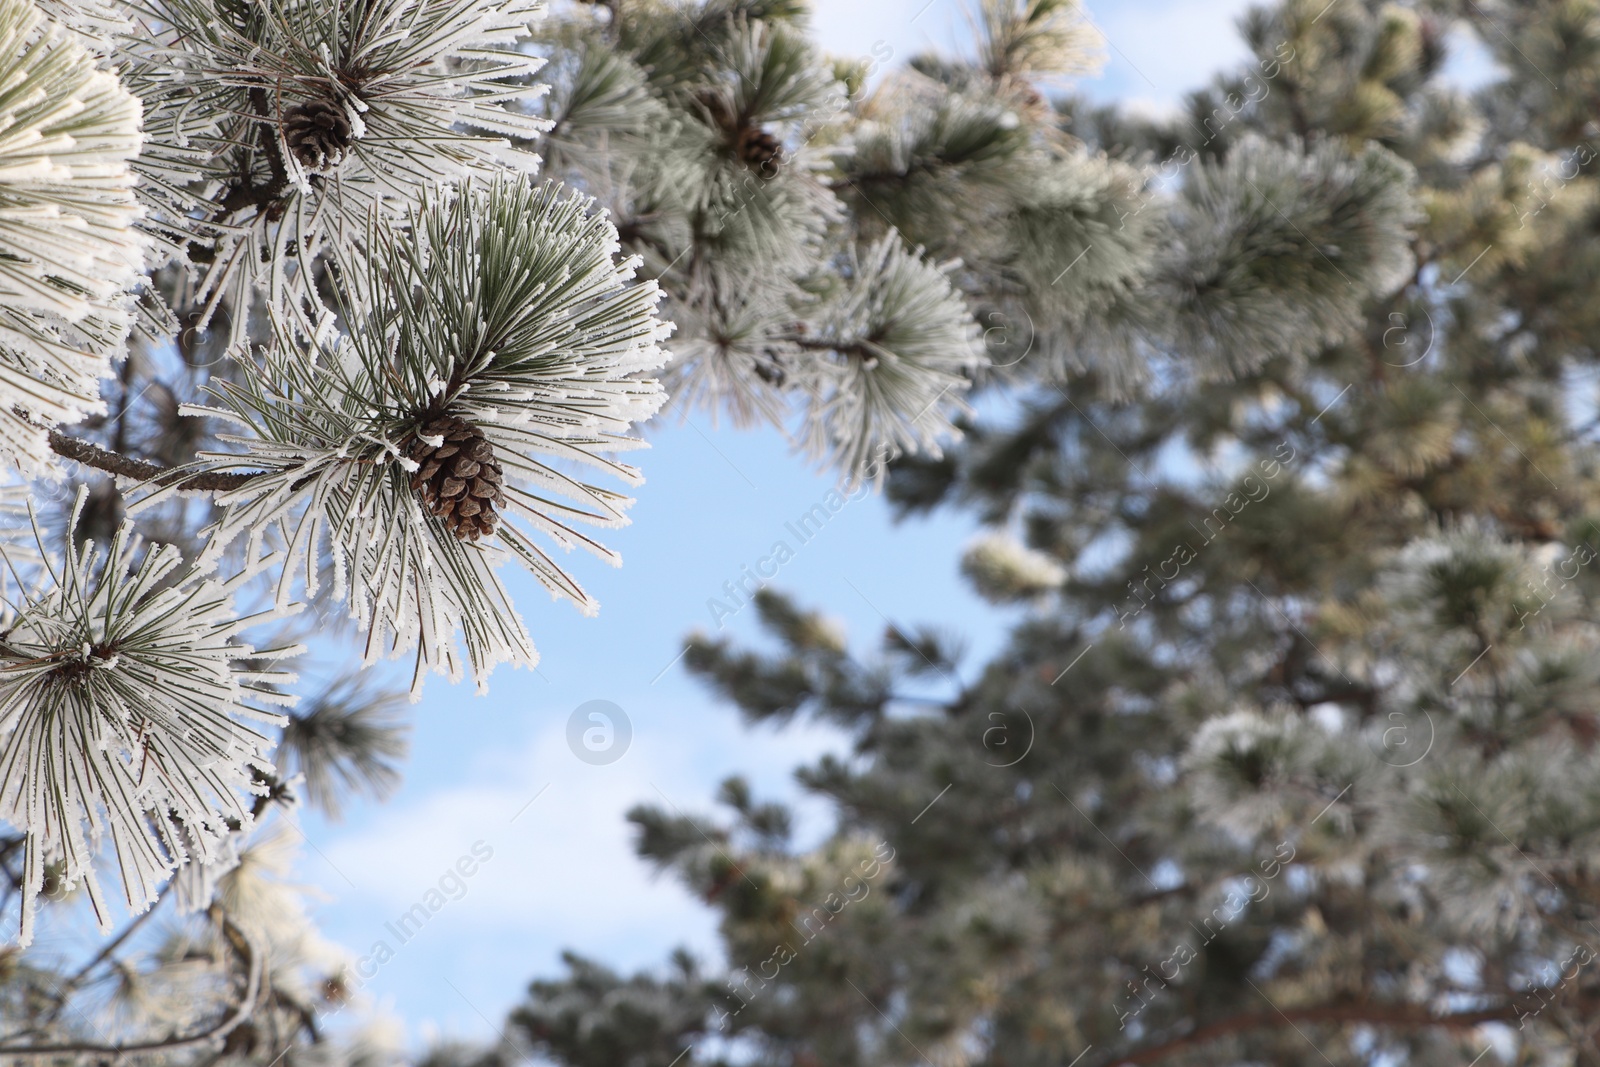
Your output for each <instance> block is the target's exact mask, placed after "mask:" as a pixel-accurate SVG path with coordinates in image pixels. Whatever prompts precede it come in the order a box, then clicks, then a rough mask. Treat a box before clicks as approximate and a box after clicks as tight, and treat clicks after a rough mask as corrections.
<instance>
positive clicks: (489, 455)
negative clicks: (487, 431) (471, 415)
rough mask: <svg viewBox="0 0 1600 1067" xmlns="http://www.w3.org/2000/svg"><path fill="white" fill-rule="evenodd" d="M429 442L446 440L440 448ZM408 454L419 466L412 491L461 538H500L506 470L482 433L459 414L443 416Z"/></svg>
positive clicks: (433, 421)
mask: <svg viewBox="0 0 1600 1067" xmlns="http://www.w3.org/2000/svg"><path fill="white" fill-rule="evenodd" d="M424 437H433V438H441V437H442V438H443V439H444V440H443V442H442V443H441V444H439V445H438V446H437V447H436V446H434V445H432V444H429V443H428V442H427V441H425V440H423V438H424ZM408 454H409V456H410V457H411V458H412V459H414V460H416V461H417V464H418V466H417V470H416V473H415V474H413V475H412V476H411V488H412V489H413V490H415V491H416V493H417V495H418V496H419V497H421V498H422V502H423V504H425V505H427V507H428V510H429V511H431V512H432V513H433V514H435V515H437V516H439V518H441V519H443V520H444V523H445V525H446V526H448V527H450V530H451V532H452V533H454V534H455V535H456V537H458V538H460V539H461V540H463V541H476V540H477V539H478V538H479V537H482V536H484V535H486V534H492V533H494V527H495V523H496V522H498V521H499V518H500V516H499V515H497V514H496V513H495V510H494V509H495V505H497V504H498V505H499V506H501V507H505V503H506V496H505V491H504V490H503V489H502V488H501V486H502V483H503V482H504V479H505V471H504V470H503V469H502V468H501V466H500V464H499V462H498V461H497V460H496V459H495V458H494V446H493V445H492V444H490V443H489V439H488V438H487V437H485V436H483V431H482V430H480V429H478V428H477V427H476V426H474V425H472V423H470V422H467V421H466V420H465V419H459V418H457V417H455V416H454V415H440V416H439V417H437V418H434V419H430V420H429V421H428V422H427V424H425V425H424V426H423V427H422V428H421V430H419V431H418V433H417V436H416V438H415V439H414V440H413V441H412V443H411V447H410V449H409V450H408Z"/></svg>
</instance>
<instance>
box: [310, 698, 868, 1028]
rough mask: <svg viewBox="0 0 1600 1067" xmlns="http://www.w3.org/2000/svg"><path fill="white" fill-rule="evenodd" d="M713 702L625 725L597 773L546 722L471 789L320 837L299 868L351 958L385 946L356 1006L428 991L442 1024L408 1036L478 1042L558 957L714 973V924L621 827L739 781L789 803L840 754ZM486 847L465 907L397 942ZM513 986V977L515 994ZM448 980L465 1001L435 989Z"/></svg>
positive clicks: (820, 739) (699, 808)
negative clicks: (743, 720) (669, 958)
mask: <svg viewBox="0 0 1600 1067" xmlns="http://www.w3.org/2000/svg"><path fill="white" fill-rule="evenodd" d="M709 704H710V702H707V703H706V704H697V705H695V706H693V707H684V708H673V709H656V710H654V711H653V712H652V713H650V714H649V715H648V716H646V715H643V714H640V713H635V719H636V720H638V719H641V718H644V719H646V720H647V721H646V722H643V723H641V722H640V721H635V723H634V729H635V735H634V743H633V745H632V747H631V748H630V749H629V751H628V752H627V754H626V755H625V756H623V758H622V759H621V760H619V761H618V762H616V763H614V764H610V765H608V766H598V767H597V766H590V765H588V764H585V763H583V762H581V761H579V760H578V759H576V758H575V757H574V756H573V754H572V752H571V751H570V750H568V748H567V744H566V736H565V730H566V723H565V720H564V719H561V718H558V717H554V716H552V717H549V718H545V719H543V720H542V721H541V723H540V727H539V731H538V732H537V733H536V734H534V735H533V736H532V737H530V738H529V740H528V743H527V744H526V746H525V747H524V748H522V749H521V750H519V751H502V752H498V753H487V754H485V756H484V758H483V759H481V760H480V761H479V762H478V764H477V765H476V766H475V767H473V768H472V770H471V771H470V773H469V775H468V777H467V780H466V781H463V782H461V783H459V784H457V785H454V786H445V787H440V788H434V789H432V790H430V791H429V792H428V793H426V794H424V795H422V796H420V797H418V798H417V799H416V800H414V801H412V802H410V803H397V804H395V805H391V806H389V807H386V808H384V809H383V810H382V811H381V812H379V813H378V814H377V816H376V817H375V818H374V819H372V820H371V821H370V823H369V824H368V825H366V826H365V827H363V828H362V829H360V830H358V831H348V832H340V831H339V830H338V829H334V831H333V832H332V833H326V832H324V833H322V834H319V835H318V837H319V842H320V844H319V847H320V852H321V856H322V860H320V861H319V860H318V859H317V858H316V854H315V853H312V854H309V855H308V856H307V857H306V861H305V864H304V868H303V869H304V870H305V872H306V874H307V875H308V876H310V877H314V878H316V879H317V880H318V881H319V882H320V883H321V885H322V886H323V887H324V888H326V889H327V890H328V891H329V895H330V896H331V897H333V898H335V899H336V901H337V904H336V905H335V907H337V909H338V912H339V916H338V920H339V921H338V923H337V925H338V927H339V930H340V934H341V937H342V939H343V940H344V941H345V942H346V946H347V947H348V948H350V949H351V950H353V951H354V952H355V953H356V955H358V956H360V955H364V954H367V953H369V952H370V951H371V950H372V948H373V945H374V943H375V942H376V941H379V940H384V941H387V942H388V943H389V945H390V947H391V948H393V949H395V955H394V959H393V960H392V961H390V962H388V963H386V964H384V965H383V966H382V967H381V968H380V969H379V970H378V972H377V974H376V975H375V976H373V978H372V979H371V981H369V982H367V983H366V984H365V986H364V991H365V992H366V993H367V994H368V995H370V996H373V997H375V998H377V999H380V1000H381V999H383V998H385V997H387V996H391V995H395V996H398V997H399V999H400V1001H402V1002H409V1003H412V1004H414V1003H416V1002H417V999H418V998H417V997H416V996H415V993H416V992H418V991H419V990H420V989H428V990H430V991H431V992H432V994H433V995H432V996H430V997H428V998H427V1001H428V1002H429V1003H436V1004H437V1008H438V1014H437V1015H434V1014H432V1013H431V1012H430V1014H429V1015H428V1016H416V1015H414V1014H413V1015H412V1017H410V1018H408V1020H407V1021H408V1023H409V1024H411V1025H412V1026H413V1027H414V1028H423V1027H433V1028H436V1029H440V1030H443V1031H444V1032H452V1031H454V1032H458V1033H459V1032H462V1031H466V1030H470V1031H476V1032H480V1033H481V1029H480V1026H479V1024H478V1018H477V1017H478V1014H479V1013H481V1014H482V1015H483V1016H485V1017H487V1018H490V1019H496V1018H501V1017H503V1016H504V1013H505V1011H506V1009H508V1008H509V1007H510V1006H511V1004H512V1003H513V1001H514V1000H515V998H516V997H517V995H518V993H519V989H520V981H525V980H526V979H527V978H529V977H532V976H535V975H539V976H545V977H554V976H555V975H556V974H557V973H558V968H557V965H556V962H555V961H556V958H557V954H558V952H559V951H560V950H562V949H566V948H573V949H576V950H578V951H580V952H582V953H583V954H584V955H586V956H590V957H592V958H597V959H600V960H604V961H605V962H606V963H607V964H608V965H610V966H614V967H617V968H619V969H623V970H628V969H632V968H636V967H648V966H654V965H657V964H659V963H660V962H661V961H662V960H663V959H664V958H665V956H666V954H667V953H668V952H669V951H670V950H671V949H672V948H674V947H677V946H679V945H687V946H688V947H690V948H691V949H693V950H694V951H696V952H697V953H698V954H699V955H701V956H702V957H703V958H708V959H716V958H717V957H718V952H719V949H718V940H717V938H716V935H715V921H716V913H715V912H714V911H712V909H710V908H708V907H707V906H705V905H704V904H703V903H702V902H700V901H699V900H697V899H695V898H694V897H693V896H692V895H691V894H689V893H688V892H686V891H685V890H684V889H683V888H682V887H681V886H680V885H679V884H678V883H677V882H676V881H675V880H673V879H671V878H670V877H665V878H662V877H656V876H655V875H653V874H652V872H651V870H650V868H649V867H648V866H647V865H646V864H645V863H643V862H642V861H640V860H639V859H638V858H637V857H636V856H635V855H634V850H633V834H632V826H631V825H630V824H629V823H628V822H627V821H626V819H625V813H626V812H627V810H628V809H629V808H631V807H632V806H634V805H635V804H638V803H654V804H657V805H659V806H662V807H667V808H669V809H671V808H673V807H676V808H678V809H680V810H682V811H683V812H684V813H686V814H689V813H692V814H709V813H711V812H712V803H711V794H712V792H713V790H714V789H715V787H716V784H717V783H718V782H719V781H720V780H721V779H722V778H723V777H724V776H725V775H727V774H731V773H736V772H740V773H746V774H747V776H748V777H749V778H750V779H751V780H752V783H753V784H754V786H755V788H756V792H757V794H758V796H761V797H763V798H773V797H779V798H781V799H785V800H787V801H791V802H792V801H794V800H795V799H797V791H796V789H795V787H794V785H793V782H792V777H791V775H790V772H791V771H792V769H793V768H794V767H795V766H797V765H799V764H801V763H806V762H810V761H811V760H813V759H815V758H816V756H818V755H819V754H820V753H822V752H823V751H827V750H839V749H840V748H841V747H842V746H841V744H840V737H839V735H838V734H836V733H834V732H832V731H829V730H825V729H820V728H811V727H806V726H803V725H796V726H791V727H789V728H788V729H786V730H785V731H783V732H782V733H777V732H775V731H771V730H764V729H757V730H751V729H747V728H745V727H743V726H742V725H740V724H739V722H738V720H737V717H736V716H735V715H733V714H732V713H731V712H728V711H726V710H718V709H715V708H714V707H712V706H709ZM672 721H675V722H676V723H678V724H682V725H681V727H680V728H678V729H671V728H670V723H671V722H672ZM641 726H645V727H646V728H645V729H640V727H641ZM664 727H666V728H664ZM541 790H543V792H541ZM536 795H537V797H538V799H537V800H534V799H533V798H534V797H535V796H536ZM530 800H531V801H532V803H531V804H530V803H529V801H530ZM802 807H803V809H804V812H803V813H804V814H805V815H806V818H805V819H803V820H802V828H803V829H806V828H807V827H809V830H808V832H807V836H813V835H815V834H816V833H818V832H820V831H821V829H822V827H821V826H820V825H819V823H821V822H823V821H825V817H826V816H825V809H824V808H823V806H822V805H820V804H819V803H817V802H816V801H814V800H813V801H810V802H809V803H806V804H802ZM519 812H520V814H519ZM478 841H482V842H484V843H485V844H487V845H488V846H489V847H490V848H492V849H493V853H494V854H493V857H492V858H491V859H490V860H489V861H488V862H486V863H483V864H482V865H481V867H480V869H479V870H478V871H477V873H475V874H474V875H473V876H472V877H470V878H469V879H466V881H467V891H466V893H465V895H464V896H462V897H461V898H460V899H459V900H451V901H449V902H448V903H446V904H445V905H444V906H443V907H442V908H440V909H439V910H438V911H437V912H436V913H435V914H434V915H433V916H432V917H431V918H430V919H428V920H427V922H426V924H425V925H424V926H423V927H422V929H421V931H420V932H417V933H415V934H414V935H413V936H412V937H411V938H410V939H409V940H408V941H406V942H405V943H404V944H403V945H402V944H400V943H399V942H398V940H397V938H396V937H395V936H394V932H393V930H391V929H390V928H389V927H388V926H387V925H386V924H391V923H395V922H396V921H397V920H398V918H399V917H400V916H401V915H402V914H404V913H405V912H406V911H407V910H408V909H410V908H411V907H412V906H413V905H414V904H416V903H418V902H420V901H421V900H422V898H423V895H424V894H425V893H426V892H427V891H428V890H429V889H431V888H433V887H435V886H437V885H438V882H439V879H440V876H441V874H443V873H445V872H446V871H448V870H449V869H451V868H452V867H454V865H455V863H456V861H457V860H458V859H459V858H460V857H461V856H463V855H466V854H467V853H468V851H469V849H470V848H471V847H472V845H473V844H474V842H478ZM352 886H353V888H352ZM363 931H365V933H363ZM508 973H510V974H514V975H518V976H519V977H518V978H517V979H514V980H513V981H511V982H510V983H508V982H507V981H506V979H505V975H507V974H508ZM441 974H444V975H448V976H449V977H450V979H451V981H452V982H453V983H454V984H455V986H456V987H457V989H458V993H459V997H460V998H470V1000H467V1001H466V1002H465V1003H462V1002H461V1000H460V999H458V997H457V993H452V992H451V991H450V989H449V988H444V989H442V990H441V985H442V983H441V982H440V978H439V976H440V975H441ZM477 976H485V978H486V980H485V981H484V982H482V983H481V984H480V983H479V982H478V980H477ZM408 991H409V992H410V993H411V994H412V995H407V994H408Z"/></svg>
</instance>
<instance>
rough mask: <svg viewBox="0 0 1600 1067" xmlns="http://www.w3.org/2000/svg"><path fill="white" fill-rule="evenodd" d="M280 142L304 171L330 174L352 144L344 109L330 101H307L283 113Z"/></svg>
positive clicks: (342, 159)
mask: <svg viewBox="0 0 1600 1067" xmlns="http://www.w3.org/2000/svg"><path fill="white" fill-rule="evenodd" d="M283 140H284V142H285V143H286V144H287V145H288V146H289V151H291V152H293V153H294V157H295V158H296V159H298V160H299V161H300V165H301V166H303V167H305V168H306V169H307V170H330V169H332V168H334V167H337V166H338V165H339V164H340V163H342V162H343V161H344V157H345V154H346V153H347V152H349V151H350V146H351V145H353V144H354V143H355V130H354V129H353V128H352V127H351V125H350V116H349V114H347V113H346V111H345V109H344V108H343V107H342V106H341V105H339V104H337V103H335V102H334V101H332V100H307V101H305V102H304V103H301V104H295V105H294V106H293V107H291V108H289V109H288V110H287V111H285V112H284V113H283Z"/></svg>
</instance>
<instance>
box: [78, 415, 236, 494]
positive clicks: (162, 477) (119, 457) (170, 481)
mask: <svg viewBox="0 0 1600 1067" xmlns="http://www.w3.org/2000/svg"><path fill="white" fill-rule="evenodd" d="M50 450H51V451H52V452H54V453H55V454H56V455H58V456H61V457H63V458H65V459H70V460H72V461H74V462H76V463H82V464H83V465H84V466H86V467H93V468H95V469H96V470H102V471H105V472H106V473H107V474H115V475H117V476H119V477H122V478H132V479H133V480H134V481H139V482H153V483H155V484H156V485H161V486H167V485H176V486H177V487H178V488H179V489H191V490H196V491H200V492H226V491H228V490H230V489H238V488H239V487H240V486H243V485H247V484H249V482H250V481H251V480H252V479H254V478H258V477H260V475H258V474H255V473H252V472H250V471H208V472H202V473H191V472H186V471H182V470H178V469H176V468H173V467H163V466H162V465H161V464H159V463H149V462H147V461H145V460H142V459H134V458H133V457H132V456H125V455H123V454H122V453H120V452H112V451H111V450H109V449H105V448H101V447H100V446H99V445H97V444H94V443H92V442H89V441H85V440H83V439H82V438H78V437H69V436H68V435H66V434H64V433H62V432H61V431H60V430H51V431H50Z"/></svg>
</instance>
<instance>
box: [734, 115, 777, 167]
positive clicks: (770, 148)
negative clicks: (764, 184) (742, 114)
mask: <svg viewBox="0 0 1600 1067" xmlns="http://www.w3.org/2000/svg"><path fill="white" fill-rule="evenodd" d="M738 149H739V158H740V159H742V160H744V162H745V165H746V166H748V167H749V168H750V169H751V170H753V171H755V172H756V173H757V174H759V175H760V176H761V177H763V178H776V177H777V176H778V167H779V166H780V165H781V164H782V163H783V144H782V142H780V141H779V140H778V139H777V138H776V137H774V136H772V134H770V133H768V132H767V131H766V130H763V129H762V128H761V127H760V126H746V127H745V128H744V129H742V130H740V131H739V144H738Z"/></svg>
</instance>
